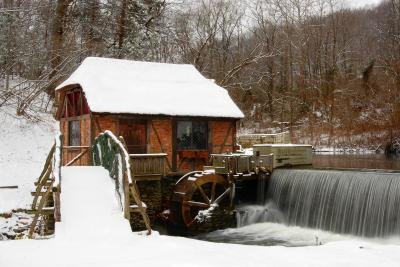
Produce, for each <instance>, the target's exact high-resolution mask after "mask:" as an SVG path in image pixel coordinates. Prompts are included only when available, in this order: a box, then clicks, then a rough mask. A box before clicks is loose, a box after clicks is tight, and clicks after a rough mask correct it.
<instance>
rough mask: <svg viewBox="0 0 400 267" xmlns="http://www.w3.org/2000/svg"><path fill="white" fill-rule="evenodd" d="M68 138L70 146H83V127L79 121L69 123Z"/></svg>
mask: <svg viewBox="0 0 400 267" xmlns="http://www.w3.org/2000/svg"><path fill="white" fill-rule="evenodd" d="M68 136H69V146H80V145H81V125H80V121H79V120H74V121H69V125H68Z"/></svg>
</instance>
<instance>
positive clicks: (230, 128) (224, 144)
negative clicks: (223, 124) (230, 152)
mask: <svg viewBox="0 0 400 267" xmlns="http://www.w3.org/2000/svg"><path fill="white" fill-rule="evenodd" d="M232 129H233V123H231V124H230V125H229V129H228V132H227V133H226V135H225V138H224V142H223V143H222V144H221V148H220V149H219V154H221V153H222V152H223V151H224V147H225V146H226V142H227V141H228V138H229V135H230V133H231V131H232Z"/></svg>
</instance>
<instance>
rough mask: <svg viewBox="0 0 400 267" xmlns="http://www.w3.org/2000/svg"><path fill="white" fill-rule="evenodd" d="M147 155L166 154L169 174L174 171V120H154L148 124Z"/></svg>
mask: <svg viewBox="0 0 400 267" xmlns="http://www.w3.org/2000/svg"><path fill="white" fill-rule="evenodd" d="M147 131H148V135H149V136H148V138H147V142H148V146H147V153H166V154H168V156H167V166H166V168H167V172H170V171H172V120H171V119H152V120H149V121H148V123H147Z"/></svg>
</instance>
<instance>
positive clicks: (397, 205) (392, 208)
mask: <svg viewBox="0 0 400 267" xmlns="http://www.w3.org/2000/svg"><path fill="white" fill-rule="evenodd" d="M267 201H269V202H270V203H273V205H275V206H276V209H277V210H279V211H280V212H281V214H282V217H283V221H284V222H285V223H287V224H289V225H297V226H302V227H311V228H318V229H323V230H327V231H332V232H337V233H346V234H353V235H359V236H368V237H384V236H390V235H399V234H400V174H399V173H383V172H379V173H378V172H362V171H359V172H355V171H332V170H329V171H328V170H285V169H277V170H274V172H273V174H272V178H271V180H270V184H269V187H268V192H267ZM268 205H271V204H268ZM268 205H267V206H268ZM267 206H265V208H264V212H265V213H268V212H269V211H270V210H271V209H270V208H268V207H267ZM246 210H251V211H247V213H248V214H247V215H246V216H247V218H250V217H251V218H252V219H246V218H244V217H243V218H240V219H241V223H242V225H244V224H248V223H254V222H262V221H270V218H271V216H268V215H266V214H264V215H257V216H256V215H254V214H256V213H257V212H254V211H253V209H252V208H251V209H247V208H246ZM249 212H250V213H251V214H253V215H249ZM244 213H246V212H245V211H240V210H239V212H238V214H239V215H238V216H239V217H240V216H243V214H244ZM258 213H260V211H259V212H258ZM272 217H274V216H272Z"/></svg>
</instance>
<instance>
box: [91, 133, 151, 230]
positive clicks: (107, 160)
mask: <svg viewBox="0 0 400 267" xmlns="http://www.w3.org/2000/svg"><path fill="white" fill-rule="evenodd" d="M92 156H93V165H95V166H103V167H104V168H105V169H107V170H108V171H109V173H110V176H111V177H112V178H113V179H114V182H115V190H116V192H117V193H118V195H119V198H120V204H121V207H122V209H123V211H124V215H125V218H126V219H130V212H131V211H134V212H139V213H140V214H141V215H142V217H143V221H144V224H145V227H146V229H147V232H148V234H151V226H150V220H149V217H148V215H147V213H146V205H145V204H144V203H143V202H142V200H141V198H140V194H139V189H138V187H137V185H136V181H135V180H134V179H133V175H132V172H131V166H132V162H131V159H130V156H129V154H128V150H127V148H126V144H125V142H124V139H123V138H122V137H119V138H117V137H116V136H115V135H114V134H113V133H112V132H111V131H105V132H104V133H102V134H100V135H99V136H98V137H96V139H95V141H94V144H93V146H92ZM131 195H132V197H133V201H131ZM131 202H133V203H134V204H133V205H132V204H131Z"/></svg>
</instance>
